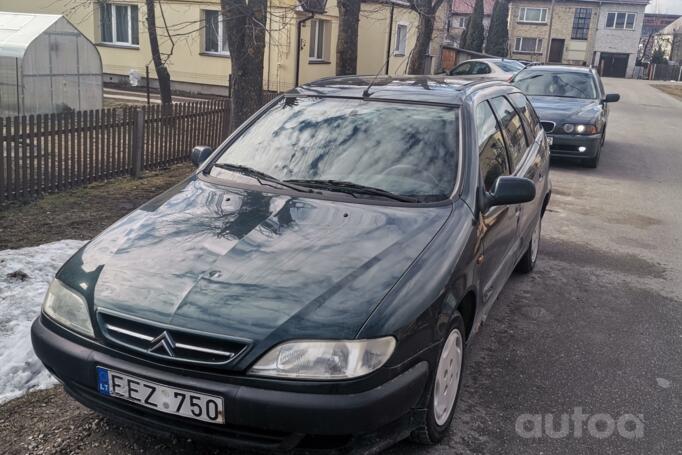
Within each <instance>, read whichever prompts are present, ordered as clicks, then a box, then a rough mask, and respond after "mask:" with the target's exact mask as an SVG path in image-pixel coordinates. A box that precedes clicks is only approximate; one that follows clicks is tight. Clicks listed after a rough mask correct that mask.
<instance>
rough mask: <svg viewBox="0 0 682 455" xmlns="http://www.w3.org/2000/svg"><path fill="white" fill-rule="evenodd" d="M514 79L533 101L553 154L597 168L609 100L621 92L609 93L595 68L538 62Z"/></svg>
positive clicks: (603, 138)
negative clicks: (547, 64)
mask: <svg viewBox="0 0 682 455" xmlns="http://www.w3.org/2000/svg"><path fill="white" fill-rule="evenodd" d="M512 83H513V84H514V85H515V86H516V87H518V88H520V89H521V90H523V91H524V92H525V93H526V94H527V95H528V97H529V98H530V100H531V103H533V107H534V108H535V110H536V112H537V113H538V116H539V117H540V121H541V122H542V126H543V128H544V129H545V131H546V132H547V136H548V139H549V141H550V149H551V152H552V156H564V157H569V158H579V159H580V160H581V162H582V163H583V164H584V165H585V166H587V167H591V168H596V167H597V165H598V164H599V157H600V155H601V147H602V145H604V141H605V139H606V126H607V123H608V118H609V107H608V104H609V103H614V102H616V101H618V100H619V99H620V95H617V94H608V95H607V94H606V93H605V91H604V85H603V84H602V82H601V79H600V78H599V75H598V74H597V72H596V71H595V70H594V69H592V68H582V67H568V66H534V67H530V68H527V69H525V70H523V71H521V72H519V73H517V74H516V76H514V79H513V80H512Z"/></svg>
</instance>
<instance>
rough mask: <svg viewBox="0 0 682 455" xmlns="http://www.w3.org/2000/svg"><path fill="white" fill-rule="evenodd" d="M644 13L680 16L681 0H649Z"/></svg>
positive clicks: (681, 12)
mask: <svg viewBox="0 0 682 455" xmlns="http://www.w3.org/2000/svg"><path fill="white" fill-rule="evenodd" d="M646 12H647V13H659V14H681V15H682V0H651V3H649V6H648V7H647V9H646Z"/></svg>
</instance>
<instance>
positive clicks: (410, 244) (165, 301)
mask: <svg viewBox="0 0 682 455" xmlns="http://www.w3.org/2000/svg"><path fill="white" fill-rule="evenodd" d="M451 210H452V207H451V205H445V206H438V207H407V206H400V207H395V206H380V205H368V204H361V203H347V202H339V201H329V200H323V199H314V198H304V197H292V196H288V195H281V194H268V193H263V192H260V191H253V190H244V189H235V188H229V187H225V186H222V185H216V184H213V183H210V182H207V181H204V180H202V179H200V178H198V177H192V178H190V179H188V180H187V181H186V182H184V183H183V184H181V185H178V186H177V187H176V188H174V189H173V190H171V191H169V192H167V193H164V194H163V195H161V196H160V197H159V198H157V199H155V200H152V201H151V202H149V203H148V204H146V205H145V206H143V207H141V208H140V209H138V210H136V211H134V212H132V213H131V214H129V215H128V216H126V217H125V218H123V219H121V220H120V221H118V222H117V223H115V224H114V225H113V226H111V227H110V228H109V229H107V230H106V231H104V232H103V233H102V234H100V236H98V237H97V238H96V239H94V240H93V241H92V242H90V243H89V244H88V245H87V246H86V247H85V248H84V249H82V250H81V251H80V252H79V253H78V254H76V255H75V256H74V257H73V258H72V259H71V260H70V261H69V263H67V265H65V267H64V268H63V269H62V270H61V271H60V276H59V278H60V279H62V280H63V281H65V282H67V284H69V285H71V286H72V287H74V288H76V289H79V288H82V289H86V288H92V287H93V286H94V288H92V289H94V291H91V297H90V299H91V300H92V301H93V302H92V303H91V304H92V305H93V306H94V310H95V311H97V310H100V309H105V310H110V311H115V312H118V313H122V314H124V315H129V316H132V317H136V318H142V319H145V320H148V321H152V322H157V323H162V324H168V325H172V326H175V327H179V328H185V329H191V330H199V331H202V332H208V333H213V334H219V335H225V336H234V337H240V338H245V339H248V340H252V341H255V342H257V341H260V340H263V339H266V338H269V339H270V341H271V343H269V344H273V343H274V342H275V341H277V340H282V339H288V338H294V337H295V338H311V337H312V338H324V337H332V338H341V339H343V338H353V337H355V336H356V334H357V333H358V331H359V330H360V328H361V327H362V325H363V323H364V322H365V321H366V320H367V318H368V317H369V316H370V314H371V313H372V311H373V310H374V308H375V307H376V306H377V305H378V304H379V302H380V301H381V299H382V297H383V296H384V295H385V294H386V293H387V292H388V291H389V289H390V288H391V287H392V286H393V285H394V284H395V283H396V281H397V280H398V279H399V278H400V276H401V275H402V274H403V273H404V272H405V270H406V269H407V268H408V267H409V266H410V264H411V263H412V262H413V261H414V259H415V258H416V257H417V256H418V254H419V253H420V252H421V251H422V250H423V249H424V247H425V246H426V245H427V243H428V242H429V241H430V240H431V239H432V238H433V237H434V235H435V234H436V232H437V231H438V229H439V228H440V227H441V226H442V225H443V223H444V222H445V220H446V219H447V217H448V216H449V214H450V213H451Z"/></svg>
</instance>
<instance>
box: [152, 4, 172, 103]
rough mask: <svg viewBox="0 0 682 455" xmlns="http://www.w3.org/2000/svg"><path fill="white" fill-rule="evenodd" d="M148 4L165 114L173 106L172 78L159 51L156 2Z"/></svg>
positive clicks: (153, 52) (154, 57) (155, 63)
mask: <svg viewBox="0 0 682 455" xmlns="http://www.w3.org/2000/svg"><path fill="white" fill-rule="evenodd" d="M146 3H147V32H148V33H149V47H150V48H151V52H152V60H153V61H154V69H155V70H156V79H157V80H158V81H159V92H160V94H161V105H162V106H163V110H164V112H165V111H166V109H167V108H168V107H169V106H171V104H172V103H173V99H172V96H171V76H170V73H169V72H168V68H166V65H165V64H164V62H163V60H162V58H161V51H160V50H159V38H158V36H157V34H156V12H155V10H154V0H146Z"/></svg>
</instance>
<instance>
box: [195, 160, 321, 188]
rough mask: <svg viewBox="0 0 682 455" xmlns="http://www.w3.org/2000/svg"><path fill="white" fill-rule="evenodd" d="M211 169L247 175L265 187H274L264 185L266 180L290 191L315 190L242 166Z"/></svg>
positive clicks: (221, 165) (226, 165) (220, 166)
mask: <svg viewBox="0 0 682 455" xmlns="http://www.w3.org/2000/svg"><path fill="white" fill-rule="evenodd" d="M211 167H217V168H219V169H225V170H228V171H234V172H238V173H240V174H242V175H246V176H248V177H253V178H254V179H256V180H257V181H258V183H260V184H261V185H263V186H272V185H266V184H265V183H263V181H264V180H265V181H266V182H271V183H276V184H277V185H280V186H283V187H285V188H289V189H291V190H294V191H299V192H302V193H312V192H313V190H311V189H309V188H302V187H300V186H298V185H291V184H289V183H285V182H283V181H281V180H280V179H278V178H276V177H273V176H271V175H270V174H266V173H265V172H263V171H259V170H258V169H254V168H252V167H249V166H242V165H241V164H230V163H214V164H213V166H211ZM210 170H211V168H210V167H209V168H208V169H207V170H206V172H207V173H208V172H209V171H210ZM273 188H274V187H273Z"/></svg>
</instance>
